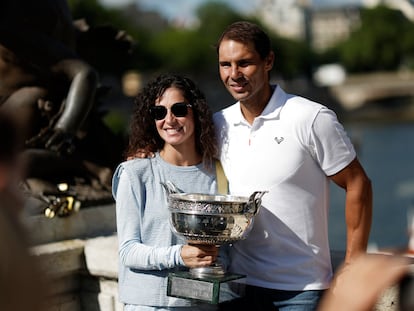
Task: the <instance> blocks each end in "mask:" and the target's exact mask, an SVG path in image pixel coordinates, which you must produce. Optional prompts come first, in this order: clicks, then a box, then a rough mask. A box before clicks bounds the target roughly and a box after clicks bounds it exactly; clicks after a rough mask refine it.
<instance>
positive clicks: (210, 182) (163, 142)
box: [113, 74, 218, 311]
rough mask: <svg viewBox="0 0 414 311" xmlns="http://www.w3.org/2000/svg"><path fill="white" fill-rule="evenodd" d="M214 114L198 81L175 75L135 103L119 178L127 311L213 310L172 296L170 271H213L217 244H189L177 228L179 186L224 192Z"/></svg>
mask: <svg viewBox="0 0 414 311" xmlns="http://www.w3.org/2000/svg"><path fill="white" fill-rule="evenodd" d="M216 148H217V145H216V140H215V134H214V126H213V120H212V113H211V112H210V110H209V107H208V105H207V103H206V100H205V97H204V95H203V94H202V93H201V91H200V90H199V89H198V88H197V86H196V85H195V84H194V82H193V81H192V80H190V79H188V78H186V77H182V76H179V75H174V74H166V75H161V76H159V77H157V78H156V79H154V80H153V81H151V82H149V83H148V85H147V86H146V87H145V88H144V90H143V91H142V92H141V93H140V94H139V95H138V96H137V98H136V100H135V110H134V113H133V116H132V121H131V126H130V139H129V146H128V148H127V150H126V158H129V157H131V156H134V155H135V153H136V151H137V150H140V149H146V150H149V151H151V152H153V153H154V157H151V158H150V157H148V158H142V159H141V158H135V159H133V160H129V161H125V162H123V163H121V164H120V165H119V166H118V168H117V169H116V171H115V174H114V177H113V196H114V198H115V200H116V215H117V231H118V240H119V258H120V260H119V262H120V266H119V297H120V300H121V302H122V303H124V304H125V309H124V310H129V311H131V310H135V311H136V310H213V309H214V308H215V307H214V306H213V305H208V304H203V303H195V302H192V301H190V300H186V299H181V298H174V297H169V296H167V280H168V278H167V277H168V273H169V272H172V271H176V270H183V269H186V268H192V267H203V266H208V265H210V264H212V263H213V262H214V260H215V259H216V257H217V255H218V250H217V248H216V246H215V245H189V244H186V243H185V241H184V239H182V238H180V237H177V236H176V235H175V234H174V233H173V232H172V229H171V227H170V223H169V218H170V215H169V210H168V205H167V196H168V193H167V191H166V189H164V187H163V186H162V184H166V183H167V182H172V183H173V184H174V185H175V186H176V187H177V188H178V189H179V190H180V191H183V192H186V193H192V192H193V193H194V192H198V193H216V192H217V182H216V174H215V160H214V156H215V155H216V153H217V149H216Z"/></svg>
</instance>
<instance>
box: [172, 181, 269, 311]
mask: <svg viewBox="0 0 414 311" xmlns="http://www.w3.org/2000/svg"><path fill="white" fill-rule="evenodd" d="M164 186H165V187H166V189H167V190H168V193H169V195H168V208H169V211H170V222H171V226H172V228H173V231H174V232H175V234H177V235H179V236H181V237H184V238H185V239H186V240H187V242H188V243H189V244H213V245H216V246H221V245H223V244H226V243H234V242H236V241H239V240H241V239H244V238H246V236H247V235H248V233H249V232H250V230H251V228H252V225H253V220H254V216H255V215H256V214H257V213H258V211H259V209H260V206H261V199H262V196H263V195H264V194H265V193H266V192H267V191H256V192H254V193H253V194H251V195H250V197H244V196H233V195H219V194H200V193H180V192H179V191H178V190H177V188H176V187H175V186H174V185H173V184H172V183H170V182H168V183H167V184H165V185H164ZM244 277H245V276H244V275H239V274H231V273H228V272H227V271H225V269H224V267H223V265H222V264H220V262H215V263H213V264H212V265H210V266H208V267H200V268H191V269H190V270H189V271H188V272H174V273H170V274H169V277H168V291H167V295H169V296H174V297H181V298H190V299H196V300H201V301H206V302H209V303H213V304H216V303H219V302H222V301H225V300H227V299H230V297H227V298H226V297H224V296H227V295H222V294H221V289H222V288H225V287H226V286H223V284H225V283H228V282H233V281H235V280H238V279H241V278H244Z"/></svg>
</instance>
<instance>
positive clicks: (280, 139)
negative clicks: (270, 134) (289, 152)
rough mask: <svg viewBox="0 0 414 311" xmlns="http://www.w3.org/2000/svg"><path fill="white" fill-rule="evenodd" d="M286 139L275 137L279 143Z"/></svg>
mask: <svg viewBox="0 0 414 311" xmlns="http://www.w3.org/2000/svg"><path fill="white" fill-rule="evenodd" d="M284 140H285V139H284V138H283V137H277V136H276V137H275V141H276V142H277V144H278V145H279V144H280V143H281V142H282V141H284Z"/></svg>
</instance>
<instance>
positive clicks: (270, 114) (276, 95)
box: [234, 84, 287, 125]
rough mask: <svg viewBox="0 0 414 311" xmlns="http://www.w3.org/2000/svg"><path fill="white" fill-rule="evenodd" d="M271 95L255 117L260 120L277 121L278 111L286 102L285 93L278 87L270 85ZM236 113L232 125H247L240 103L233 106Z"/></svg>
mask: <svg viewBox="0 0 414 311" xmlns="http://www.w3.org/2000/svg"><path fill="white" fill-rule="evenodd" d="M272 88H273V94H272V96H271V97H270V100H269V102H268V103H267V105H266V107H265V109H264V110H263V112H262V113H261V114H260V115H259V116H258V117H257V118H260V119H265V120H269V119H278V118H279V115H280V111H281V109H282V107H283V105H284V103H285V102H286V95H287V94H286V93H285V91H284V90H283V89H282V88H281V87H280V86H279V85H277V84H276V85H272ZM235 106H236V107H235V108H236V111H237V112H236V113H235V114H234V125H241V124H248V123H247V121H246V120H245V118H244V117H243V114H242V112H241V108H240V102H239V101H238V102H237V103H236V105H235Z"/></svg>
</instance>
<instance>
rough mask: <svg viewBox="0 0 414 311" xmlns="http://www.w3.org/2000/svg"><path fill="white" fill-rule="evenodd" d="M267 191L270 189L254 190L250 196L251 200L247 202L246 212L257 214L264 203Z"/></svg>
mask: <svg viewBox="0 0 414 311" xmlns="http://www.w3.org/2000/svg"><path fill="white" fill-rule="evenodd" d="M267 192H268V191H255V192H253V193H252V194H251V195H250V197H249V201H248V202H247V208H246V211H245V212H246V213H248V214H251V215H252V216H255V215H256V214H257V213H258V212H259V209H260V206H261V205H262V197H263V196H264V195H265V193H267Z"/></svg>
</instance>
